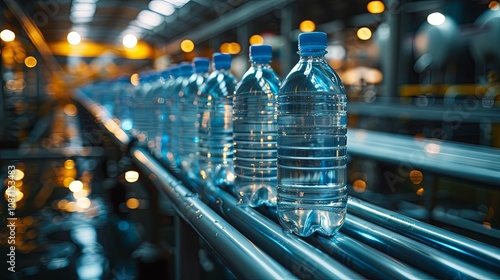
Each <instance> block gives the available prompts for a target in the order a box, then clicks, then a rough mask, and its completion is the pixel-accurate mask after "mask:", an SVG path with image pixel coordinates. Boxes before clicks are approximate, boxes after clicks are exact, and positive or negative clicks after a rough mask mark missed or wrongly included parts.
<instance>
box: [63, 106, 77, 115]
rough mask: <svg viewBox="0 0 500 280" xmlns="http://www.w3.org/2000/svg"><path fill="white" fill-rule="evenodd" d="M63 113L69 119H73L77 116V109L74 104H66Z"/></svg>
mask: <svg viewBox="0 0 500 280" xmlns="http://www.w3.org/2000/svg"><path fill="white" fill-rule="evenodd" d="M64 113H65V114H66V115H68V116H70V117H74V116H76V115H77V114H78V109H77V108H76V106H75V105H74V104H71V103H70V104H66V106H64Z"/></svg>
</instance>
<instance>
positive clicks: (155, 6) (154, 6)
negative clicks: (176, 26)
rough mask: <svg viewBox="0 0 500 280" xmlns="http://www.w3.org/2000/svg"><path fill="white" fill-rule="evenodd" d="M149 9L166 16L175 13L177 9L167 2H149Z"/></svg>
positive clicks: (157, 0) (155, 0) (158, 0)
mask: <svg viewBox="0 0 500 280" xmlns="http://www.w3.org/2000/svg"><path fill="white" fill-rule="evenodd" d="M148 8H149V9H150V10H151V11H153V12H157V13H159V14H162V15H164V16H169V15H171V14H173V13H174V12H175V7H174V5H172V4H171V3H168V2H165V1H160V0H153V1H151V2H149V5H148Z"/></svg>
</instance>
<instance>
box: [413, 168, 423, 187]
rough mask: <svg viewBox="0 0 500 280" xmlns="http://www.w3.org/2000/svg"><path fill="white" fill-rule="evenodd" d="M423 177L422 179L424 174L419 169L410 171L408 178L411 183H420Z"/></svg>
mask: <svg viewBox="0 0 500 280" xmlns="http://www.w3.org/2000/svg"><path fill="white" fill-rule="evenodd" d="M423 179H424V175H423V174H422V172H420V171H419V170H412V171H410V180H411V182H412V183H413V184H415V185H418V184H420V183H422V180H423Z"/></svg>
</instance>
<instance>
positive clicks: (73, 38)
mask: <svg viewBox="0 0 500 280" xmlns="http://www.w3.org/2000/svg"><path fill="white" fill-rule="evenodd" d="M66 39H68V43H70V44H71V45H73V46H76V45H78V44H80V42H81V41H82V37H81V36H80V34H79V33H78V32H76V31H71V32H70V33H68V36H67V37H66Z"/></svg>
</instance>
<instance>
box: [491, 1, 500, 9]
mask: <svg viewBox="0 0 500 280" xmlns="http://www.w3.org/2000/svg"><path fill="white" fill-rule="evenodd" d="M488 8H489V9H490V10H492V11H497V10H498V9H499V8H500V4H499V3H498V1H491V2H490V3H489V4H488Z"/></svg>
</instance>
